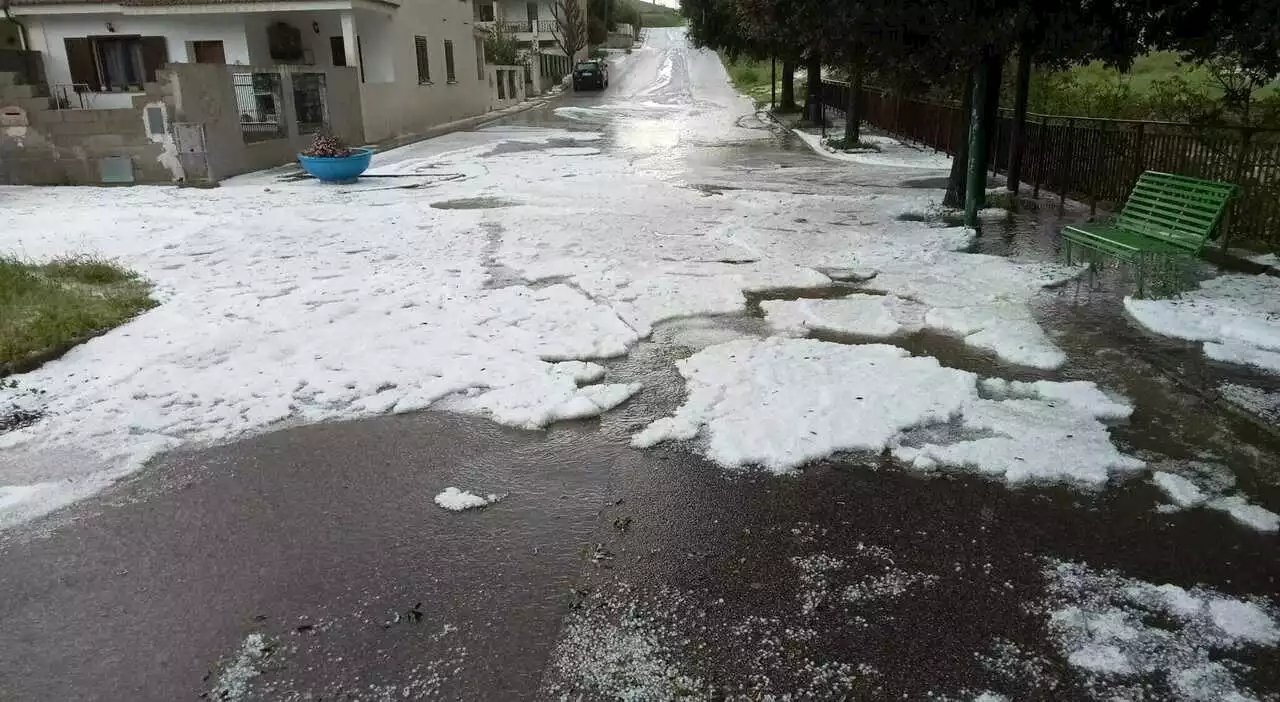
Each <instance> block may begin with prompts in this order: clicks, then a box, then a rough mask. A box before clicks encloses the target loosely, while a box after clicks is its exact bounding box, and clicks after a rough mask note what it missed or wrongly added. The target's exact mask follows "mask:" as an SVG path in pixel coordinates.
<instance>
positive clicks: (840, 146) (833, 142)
mask: <svg viewBox="0 0 1280 702" xmlns="http://www.w3.org/2000/svg"><path fill="white" fill-rule="evenodd" d="M825 143H826V145H827V146H830V147H831V148H833V149H835V150H836V151H880V145H879V144H873V143H871V142H869V141H861V140H859V141H855V142H853V144H852V145H849V144H848V143H846V142H845V140H844V137H832V138H830V139H827V141H826V142H825Z"/></svg>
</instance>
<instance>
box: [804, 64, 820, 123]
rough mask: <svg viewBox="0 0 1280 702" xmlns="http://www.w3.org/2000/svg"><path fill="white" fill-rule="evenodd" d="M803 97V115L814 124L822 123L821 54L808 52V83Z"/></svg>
mask: <svg viewBox="0 0 1280 702" xmlns="http://www.w3.org/2000/svg"><path fill="white" fill-rule="evenodd" d="M806 93H807V95H808V97H806V98H805V116H807V117H808V118H809V121H810V122H812V123H813V124H814V126H817V125H820V124H822V56H820V55H819V54H818V52H816V51H815V52H813V53H811V54H809V85H808V90H807V91H806Z"/></svg>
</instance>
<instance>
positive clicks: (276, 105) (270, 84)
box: [231, 73, 285, 144]
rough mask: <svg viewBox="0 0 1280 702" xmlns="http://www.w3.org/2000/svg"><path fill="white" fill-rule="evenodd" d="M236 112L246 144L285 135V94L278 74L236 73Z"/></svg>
mask: <svg viewBox="0 0 1280 702" xmlns="http://www.w3.org/2000/svg"><path fill="white" fill-rule="evenodd" d="M231 81H232V83H233V84H234V85H235V91H236V112H237V113H238V114H239V115H240V133H241V134H242V135H243V136H244V141H245V143H246V144H252V143H254V142H256V141H267V140H269V139H281V138H283V137H284V136H285V122H284V95H283V91H282V89H281V80H280V74H279V73H233V74H232V75H231Z"/></svg>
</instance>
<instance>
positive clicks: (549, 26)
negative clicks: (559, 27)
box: [538, 20, 556, 34]
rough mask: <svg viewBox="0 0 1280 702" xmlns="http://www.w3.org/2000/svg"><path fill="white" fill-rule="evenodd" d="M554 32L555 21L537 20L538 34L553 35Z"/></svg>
mask: <svg viewBox="0 0 1280 702" xmlns="http://www.w3.org/2000/svg"><path fill="white" fill-rule="evenodd" d="M555 31H556V21H555V20H538V33H539V34H553V33H554V32H555Z"/></svg>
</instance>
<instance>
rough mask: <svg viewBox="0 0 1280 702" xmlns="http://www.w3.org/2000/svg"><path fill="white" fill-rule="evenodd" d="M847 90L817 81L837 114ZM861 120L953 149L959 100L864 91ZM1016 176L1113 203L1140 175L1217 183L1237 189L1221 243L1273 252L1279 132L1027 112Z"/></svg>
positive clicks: (1277, 244)
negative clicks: (950, 101)
mask: <svg viewBox="0 0 1280 702" xmlns="http://www.w3.org/2000/svg"><path fill="white" fill-rule="evenodd" d="M848 91H849V86H848V84H846V83H840V82H837V81H823V84H822V100H823V103H824V106H825V108H826V109H827V110H828V111H830V112H835V113H838V114H840V115H843V114H844V108H845V106H846V105H847V104H848V95H849V93H848ZM862 105H863V115H864V117H863V119H864V120H865V121H866V122H867V123H868V124H871V125H874V126H875V127H878V128H880V129H882V130H884V131H886V132H889V133H890V134H893V135H894V136H897V137H900V138H903V139H907V140H909V141H914V142H918V143H921V144H924V145H927V146H930V147H932V148H934V149H937V150H939V151H944V152H946V153H948V154H953V155H954V154H955V153H956V149H957V147H958V146H959V144H960V141H961V140H962V139H964V138H965V136H966V135H964V134H961V133H960V131H961V128H962V125H963V124H964V119H963V115H962V114H961V109H960V107H959V106H958V105H948V104H941V103H933V102H925V101H922V100H915V99H910V98H903V97H899V96H895V95H893V94H890V93H888V92H886V91H882V90H879V89H875V88H868V89H864V90H863V94H862ZM1012 128H1013V117H1012V114H1011V111H1009V110H1001V114H1000V120H999V122H998V123H997V125H996V138H995V139H994V140H993V142H992V143H991V145H990V148H991V154H990V155H991V160H990V164H991V168H992V170H993V172H996V173H1002V172H1005V171H1006V170H1007V165H1008V163H1009V149H1010V148H1011V144H1010V138H1009V137H1010V134H1011V132H1012ZM1022 142H1023V158H1022V172H1021V180H1022V182H1023V183H1026V184H1027V185H1029V186H1031V187H1032V189H1033V190H1034V192H1035V193H1036V194H1037V195H1038V194H1039V193H1040V190H1042V189H1043V190H1048V191H1051V192H1054V193H1057V194H1058V195H1059V197H1060V198H1063V199H1065V198H1067V197H1070V198H1072V199H1075V200H1079V201H1081V202H1085V203H1088V204H1089V207H1090V211H1091V212H1093V213H1096V212H1097V210H1098V209H1103V210H1112V209H1115V208H1116V207H1118V206H1119V204H1120V203H1122V202H1123V201H1124V199H1125V197H1126V196H1127V195H1128V193H1129V189H1130V188H1131V187H1133V183H1134V181H1135V180H1136V179H1137V177H1138V174H1139V173H1141V172H1143V171H1163V172H1166V173H1179V174H1182V175H1188V176H1193V177H1196V178H1208V179H1213V180H1225V181H1227V182H1230V183H1235V184H1237V185H1239V186H1240V195H1239V196H1238V197H1237V198H1235V199H1234V200H1233V201H1232V203H1231V205H1230V207H1229V208H1228V212H1227V218H1226V222H1225V227H1224V229H1223V231H1225V232H1226V233H1227V236H1225V237H1223V239H1222V240H1223V243H1224V245H1225V243H1226V242H1227V241H1229V240H1230V241H1249V242H1253V243H1259V244H1263V245H1265V246H1267V247H1269V248H1271V249H1273V250H1276V249H1280V129H1259V128H1244V127H1231V128H1207V127H1201V126H1196V125H1191V124H1181V123H1176V122H1143V121H1137V120H1118V119H1095V118H1088V117H1063V116H1057V115H1040V114H1029V115H1027V124H1026V126H1025V128H1024V129H1023V135H1022Z"/></svg>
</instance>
